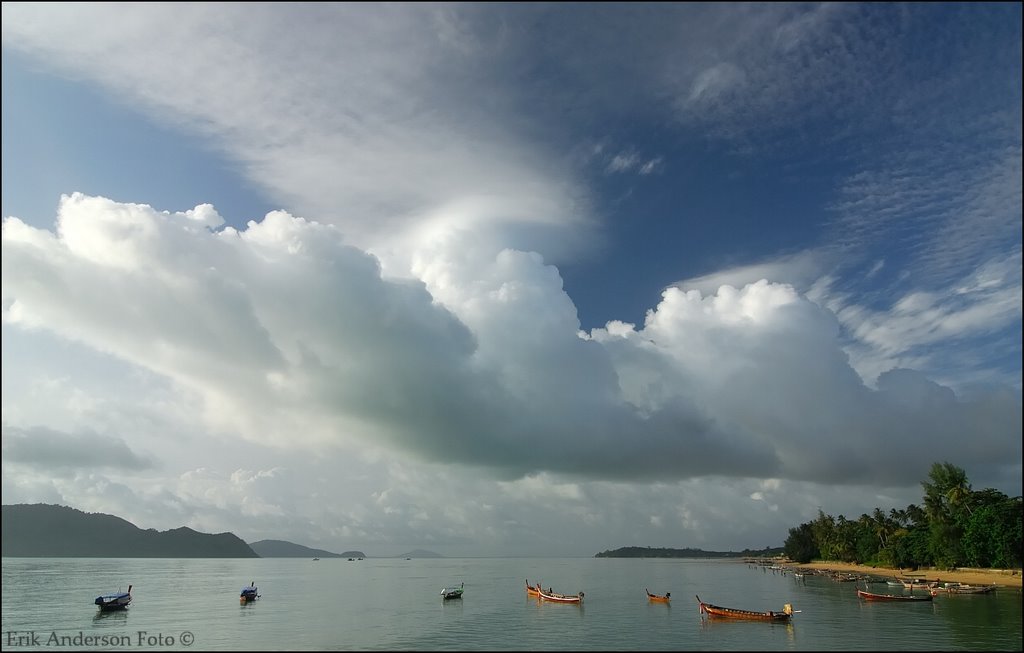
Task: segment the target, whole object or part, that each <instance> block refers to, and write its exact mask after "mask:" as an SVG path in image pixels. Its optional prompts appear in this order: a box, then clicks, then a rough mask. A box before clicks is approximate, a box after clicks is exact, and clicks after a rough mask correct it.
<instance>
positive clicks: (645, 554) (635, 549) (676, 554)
mask: <svg viewBox="0 0 1024 653" xmlns="http://www.w3.org/2000/svg"><path fill="white" fill-rule="evenodd" d="M776 555H782V549H781V548H778V549H761V550H760V551H751V550H750V549H744V550H743V551H740V552H736V551H704V550H703V549H667V548H652V547H649V546H624V547H622V548H619V549H613V550H611V551H602V552H601V553H598V554H595V555H594V557H595V558H770V557H773V556H776Z"/></svg>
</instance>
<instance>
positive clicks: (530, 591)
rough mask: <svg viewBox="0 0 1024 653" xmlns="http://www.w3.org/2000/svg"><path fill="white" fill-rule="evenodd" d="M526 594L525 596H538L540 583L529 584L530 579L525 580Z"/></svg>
mask: <svg viewBox="0 0 1024 653" xmlns="http://www.w3.org/2000/svg"><path fill="white" fill-rule="evenodd" d="M526 595H527V596H538V597H539V596H540V583H537V584H536V585H530V580H529V579H527V580H526Z"/></svg>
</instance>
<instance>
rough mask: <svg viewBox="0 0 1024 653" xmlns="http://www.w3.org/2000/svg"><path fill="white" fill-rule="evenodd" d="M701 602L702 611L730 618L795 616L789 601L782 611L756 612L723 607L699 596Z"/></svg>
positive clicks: (749, 618)
mask: <svg viewBox="0 0 1024 653" xmlns="http://www.w3.org/2000/svg"><path fill="white" fill-rule="evenodd" d="M697 602H698V603H700V611H701V612H702V613H704V614H707V615H708V616H711V617H725V618H728V619H747V620H751V621H789V620H790V619H792V618H793V614H794V612H793V606H792V605H790V604H789V603H787V604H785V605H784V606H782V612H773V611H768V612H756V611H754V610H737V609H736V608H723V607H721V606H718V605H712V604H711V603H705V602H704V601H701V600H700V597H699V596H698V597H697Z"/></svg>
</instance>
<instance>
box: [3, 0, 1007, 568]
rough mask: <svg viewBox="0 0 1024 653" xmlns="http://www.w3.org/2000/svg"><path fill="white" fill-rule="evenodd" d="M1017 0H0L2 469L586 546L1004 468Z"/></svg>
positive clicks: (748, 541)
mask: <svg viewBox="0 0 1024 653" xmlns="http://www.w3.org/2000/svg"><path fill="white" fill-rule="evenodd" d="M1020 12H1021V10H1020V5H1019V4H998V3H972V4H908V5H896V4H881V5H879V4H873V3H872V4H852V3H840V4H811V3H800V4H792V5H790V4H776V3H767V4H738V5H734V4H706V5H705V4H702V5H691V4H678V5H671V4H661V3H657V4H636V3H630V4H607V3H600V4H595V5H578V4H569V5H557V4H555V5H542V4H531V5H525V6H524V5H520V4H491V3H487V4H453V5H445V4H436V5H426V6H420V5H370V6H362V5H345V4H333V3H316V4H291V3H289V4H276V3H259V4H250V5H234V4H195V5H182V6H178V5H151V4H129V5H117V6H116V7H115V6H113V5H92V4H72V5H68V4H62V5H55V6H52V5H50V4H36V3H14V4H10V3H8V4H5V5H4V6H3V76H2V83H3V135H2V136H3V138H2V146H3V188H4V192H3V207H2V210H3V217H4V227H3V443H4V444H3V446H4V462H3V493H4V500H5V503H14V502H36V501H44V502H49V503H62V504H66V505H72V506H74V507H77V508H81V509H83V510H90V511H101V512H110V513H114V514H118V515H121V516H124V517H125V518H128V519H130V520H132V521H133V522H135V523H137V524H139V525H140V526H143V527H153V528H171V527H177V526H180V525H183V524H184V525H189V526H191V527H193V528H197V529H199V530H205V531H213V532H219V531H224V530H232V531H234V532H236V533H238V534H239V535H240V536H242V537H243V538H245V539H247V540H249V541H253V540H255V539H262V538H283V539H291V540H293V541H297V542H301V543H304V544H308V545H315V546H320V547H322V548H328V549H332V550H347V549H353V548H359V549H361V550H364V551H366V552H367V553H370V554H371V555H373V554H374V553H376V552H379V554H382V555H384V554H400V553H402V552H404V551H405V550H408V549H410V548H430V549H433V550H436V551H438V552H441V553H445V554H449V555H508V554H513V553H515V554H518V553H526V554H530V555H592V554H593V553H596V552H597V551H601V550H605V549H608V548H615V547H618V546H626V545H651V546H678V547H699V548H705V549H729V548H732V549H740V548H744V547H748V546H751V547H755V546H778V545H781V544H782V542H783V541H784V539H785V537H786V534H787V531H788V529H789V528H791V527H794V526H796V525H798V524H800V523H802V522H804V521H808V520H810V519H813V518H814V516H816V514H817V510H818V509H819V508H821V509H823V510H825V511H826V512H828V513H830V514H834V515H838V514H845V515H846V516H848V517H856V516H858V515H859V514H860V513H861V512H871V511H872V510H873V509H874V508H875V507H881V508H883V509H886V510H887V509H888V508H891V507H897V508H903V507H905V506H906V505H907V504H908V503H915V502H919V501H920V497H921V488H920V482H921V481H922V480H924V479H925V478H926V476H927V472H928V469H929V467H930V465H931V464H932V463H933V462H939V461H949V462H952V463H954V464H956V465H958V466H961V467H963V468H964V469H965V470H966V471H967V472H968V476H969V478H970V479H971V481H972V482H973V483H974V486H975V487H976V488H982V487H995V488H997V489H1000V490H1002V491H1004V492H1006V493H1007V494H1011V495H1019V494H1020V490H1021V463H1020V461H1021V445H1020V431H1021V13H1020ZM965 442H970V443H971V446H969V447H965ZM468 497H472V499H469V498H468Z"/></svg>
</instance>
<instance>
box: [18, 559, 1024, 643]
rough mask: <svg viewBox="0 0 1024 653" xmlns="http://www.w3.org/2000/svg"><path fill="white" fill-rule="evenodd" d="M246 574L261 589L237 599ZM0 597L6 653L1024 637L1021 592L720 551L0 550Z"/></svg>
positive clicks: (941, 640) (1005, 640)
mask: <svg viewBox="0 0 1024 653" xmlns="http://www.w3.org/2000/svg"><path fill="white" fill-rule="evenodd" d="M526 579H529V580H530V581H531V582H534V581H539V582H541V583H543V584H544V586H545V587H548V586H550V587H552V588H553V589H554V590H555V591H556V592H561V593H565V594H570V593H571V594H575V593H576V592H578V591H581V590H582V591H583V592H584V593H585V599H584V603H583V605H582V606H579V605H562V604H552V603H541V602H538V601H537V600H536V599H531V598H527V596H526V592H525V590H524V584H525V581H526ZM250 582H255V583H256V585H257V587H258V588H259V591H260V594H261V595H262V598H260V599H259V600H258V601H256V602H254V603H252V604H249V605H240V604H239V601H238V595H239V592H240V590H241V588H242V586H243V585H248V584H249V583H250ZM463 582H464V583H465V595H464V598H462V599H461V600H453V601H444V600H442V599H441V597H440V590H441V588H442V587H443V586H445V585H453V584H458V583H463ZM129 584H131V585H133V586H134V588H133V590H132V595H133V602H132V605H131V607H130V608H129V609H128V610H127V611H124V612H119V613H118V612H114V613H99V612H98V610H97V608H96V606H95V605H94V604H93V600H94V599H95V598H96V596H98V595H100V594H108V593H111V592H113V591H115V590H118V589H127V588H128V585H129ZM645 588H649V589H650V590H651V592H653V593H656V594H664V593H665V592H671V593H672V599H673V600H672V603H671V604H668V605H665V604H654V603H650V602H648V600H647V596H646V594H645V592H644V589H645ZM873 588H874V589H875V591H881V592H887V591H893V590H892V588H887V587H886V586H885V585H884V584H883V585H879V586H873ZM895 591H902V590H895ZM696 595H700V597H701V598H702V599H703V600H704V601H706V602H708V603H714V604H716V605H722V606H726V607H733V608H742V609H748V610H781V609H782V607H783V604H785V603H791V604H793V607H794V609H796V610H799V611H800V612H799V613H798V614H796V615H795V616H794V618H793V620H792V623H790V624H771V623H761V622H734V621H722V620H717V619H716V620H710V619H708V618H707V617H706V616H702V615H701V614H700V613H699V611H698V607H697V599H696V598H695V597H696ZM2 598H3V614H2V617H3V633H2V636H3V650H12V651H13V650H44V649H45V650H118V649H120V650H126V649H127V650H190V649H193V650H367V649H375V650H428V651H439V650H446V649H447V650H588V651H596V650H605V651H655V650H702V651H753V650H756V651H768V650H794V651H846V650H850V651H852V650H862V651H953V650H960V651H967V650H969V651H1020V650H1021V648H1022V645H1021V641H1022V639H1021V637H1022V634H1021V593H1020V592H1019V591H1018V590H1016V589H1012V590H1000V591H997V592H996V593H994V594H988V595H958V596H939V597H937V598H936V599H935V600H934V601H933V602H930V603H929V602H922V603H865V602H863V601H861V600H860V599H858V598H857V595H856V591H855V584H854V583H838V582H835V581H832V580H829V579H827V578H825V577H819V576H807V577H805V578H804V579H803V580H800V579H797V578H794V577H793V576H792V575H789V574H782V573H781V572H773V571H772V570H770V569H766V568H763V567H758V566H751V565H748V564H746V563H743V562H739V561H721V560H715V561H707V560H688V559H674V560H656V559H607V558H600V559H598V558H565V559H548V558H454V559H453V558H444V559H413V560H405V559H390V558H389V559H374V558H368V559H365V560H356V561H348V560H346V559H323V560H319V561H314V560H311V559H281V558H276V559H274V558H263V559H230V560H225V559H200V560H196V559H113V558H103V559H97V558H3V597H2ZM90 637H91V638H93V639H92V640H86V638H90ZM33 638H34V639H33ZM76 638H77V639H76ZM33 642H35V643H33Z"/></svg>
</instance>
